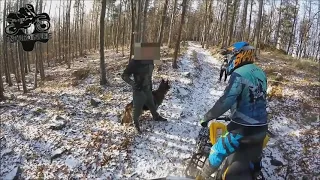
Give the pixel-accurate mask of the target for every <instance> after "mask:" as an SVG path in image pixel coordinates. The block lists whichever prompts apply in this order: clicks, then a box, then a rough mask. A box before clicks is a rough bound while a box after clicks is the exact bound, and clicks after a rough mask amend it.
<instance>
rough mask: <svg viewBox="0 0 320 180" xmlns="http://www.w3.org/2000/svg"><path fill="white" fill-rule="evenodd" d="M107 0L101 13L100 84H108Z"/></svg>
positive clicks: (103, 2) (103, 3) (102, 5)
mask: <svg viewBox="0 0 320 180" xmlns="http://www.w3.org/2000/svg"><path fill="white" fill-rule="evenodd" d="M106 8H107V0H102V2H101V15H100V72H101V73H100V75H101V77H100V85H106V84H107V75H106V67H105V60H104V18H105V16H106Z"/></svg>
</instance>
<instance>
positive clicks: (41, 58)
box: [38, 0, 45, 81]
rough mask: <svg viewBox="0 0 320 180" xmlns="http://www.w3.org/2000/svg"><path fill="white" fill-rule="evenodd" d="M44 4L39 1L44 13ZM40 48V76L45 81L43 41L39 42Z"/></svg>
mask: <svg viewBox="0 0 320 180" xmlns="http://www.w3.org/2000/svg"><path fill="white" fill-rule="evenodd" d="M42 4H43V0H40V2H39V7H40V8H39V12H40V13H42ZM38 47H39V49H40V58H39V69H40V78H41V81H44V79H45V74H44V67H43V51H42V43H41V44H39V46H38Z"/></svg>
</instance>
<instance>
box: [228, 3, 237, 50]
mask: <svg viewBox="0 0 320 180" xmlns="http://www.w3.org/2000/svg"><path fill="white" fill-rule="evenodd" d="M236 13H237V0H234V1H233V12H232V17H231V23H230V27H229V37H228V43H227V45H228V46H229V45H230V44H231V41H232V38H233V26H234V21H235V17H236Z"/></svg>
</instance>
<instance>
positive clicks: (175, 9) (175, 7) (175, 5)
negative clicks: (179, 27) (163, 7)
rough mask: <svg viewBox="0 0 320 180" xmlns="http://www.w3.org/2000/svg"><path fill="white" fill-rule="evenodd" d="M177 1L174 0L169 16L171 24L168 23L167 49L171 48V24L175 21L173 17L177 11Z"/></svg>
mask: <svg viewBox="0 0 320 180" xmlns="http://www.w3.org/2000/svg"><path fill="white" fill-rule="evenodd" d="M177 1H178V0H174V4H173V12H172V14H171V22H170V27H169V37H168V47H169V48H171V39H172V28H173V24H174V21H175V15H176V11H177Z"/></svg>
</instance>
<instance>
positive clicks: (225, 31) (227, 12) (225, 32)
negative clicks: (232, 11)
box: [222, 0, 231, 47]
mask: <svg viewBox="0 0 320 180" xmlns="http://www.w3.org/2000/svg"><path fill="white" fill-rule="evenodd" d="M230 1H231V0H227V6H226V15H225V21H224V26H223V38H222V46H223V47H224V46H226V43H227V39H228V36H227V25H228V16H229V5H230Z"/></svg>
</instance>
